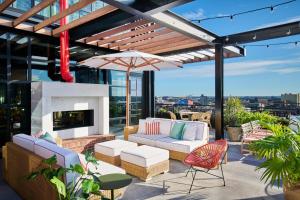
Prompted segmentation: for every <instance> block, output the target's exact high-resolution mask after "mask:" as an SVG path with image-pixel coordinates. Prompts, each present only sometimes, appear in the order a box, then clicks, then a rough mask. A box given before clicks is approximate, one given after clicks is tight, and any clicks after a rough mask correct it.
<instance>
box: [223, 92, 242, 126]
mask: <svg viewBox="0 0 300 200" xmlns="http://www.w3.org/2000/svg"><path fill="white" fill-rule="evenodd" d="M242 111H244V106H243V105H242V102H241V100H240V99H239V98H237V97H229V98H228V99H227V101H226V108H225V111H224V122H225V125H228V126H231V127H239V126H240V122H239V119H238V113H240V112H242Z"/></svg>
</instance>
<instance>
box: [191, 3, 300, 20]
mask: <svg viewBox="0 0 300 200" xmlns="http://www.w3.org/2000/svg"><path fill="white" fill-rule="evenodd" d="M295 1H297V0H290V1H286V2H282V3H279V4H276V5H271V6H266V7H262V8H257V9H253V10H247V11H243V12H239V13H235V14H231V15H222V16H216V17H207V18H203V19H193V20H191V21H192V22H198V23H201V22H202V21H208V20H215V19H224V18H229V19H231V20H233V18H235V17H236V16H239V15H245V14H249V13H254V12H258V11H262V10H270V11H271V13H272V12H273V11H274V10H275V8H278V7H280V6H283V5H286V4H290V3H293V2H295Z"/></svg>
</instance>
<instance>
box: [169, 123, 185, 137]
mask: <svg viewBox="0 0 300 200" xmlns="http://www.w3.org/2000/svg"><path fill="white" fill-rule="evenodd" d="M184 126H185V123H178V122H175V124H174V126H173V127H172V130H171V134H170V137H171V138H174V139H177V140H182V136H183V129H184Z"/></svg>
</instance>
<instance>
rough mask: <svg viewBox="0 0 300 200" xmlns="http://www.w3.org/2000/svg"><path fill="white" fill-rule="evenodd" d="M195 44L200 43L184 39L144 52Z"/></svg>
mask: <svg viewBox="0 0 300 200" xmlns="http://www.w3.org/2000/svg"><path fill="white" fill-rule="evenodd" d="M194 42H199V41H195V40H193V39H191V38H184V39H181V40H178V41H177V42H173V43H165V44H163V45H161V46H156V47H151V48H147V49H143V51H147V52H148V51H155V50H159V49H165V48H169V47H174V46H179V45H183V44H187V43H194Z"/></svg>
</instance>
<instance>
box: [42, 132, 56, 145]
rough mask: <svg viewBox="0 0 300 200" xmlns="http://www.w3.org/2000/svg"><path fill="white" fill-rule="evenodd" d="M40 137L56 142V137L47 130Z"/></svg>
mask: <svg viewBox="0 0 300 200" xmlns="http://www.w3.org/2000/svg"><path fill="white" fill-rule="evenodd" d="M39 138H40V139H43V140H46V141H48V142H51V143H53V144H56V142H55V139H54V138H53V137H52V135H50V133H48V132H46V133H45V134H44V135H41V136H40V137H39Z"/></svg>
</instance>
